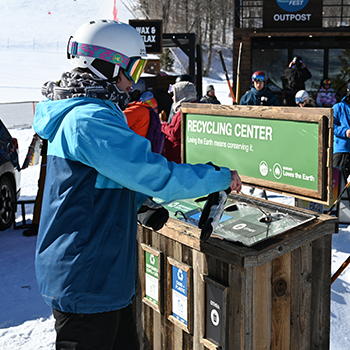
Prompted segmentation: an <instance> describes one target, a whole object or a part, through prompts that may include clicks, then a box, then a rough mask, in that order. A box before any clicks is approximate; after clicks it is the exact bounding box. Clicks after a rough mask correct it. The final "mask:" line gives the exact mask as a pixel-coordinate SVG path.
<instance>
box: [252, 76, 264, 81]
mask: <svg viewBox="0 0 350 350" xmlns="http://www.w3.org/2000/svg"><path fill="white" fill-rule="evenodd" d="M252 81H265V76H264V75H255V76H253V78H252Z"/></svg>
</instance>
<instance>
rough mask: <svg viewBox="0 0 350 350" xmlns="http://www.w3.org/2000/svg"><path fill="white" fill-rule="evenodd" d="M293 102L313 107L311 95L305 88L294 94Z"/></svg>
mask: <svg viewBox="0 0 350 350" xmlns="http://www.w3.org/2000/svg"><path fill="white" fill-rule="evenodd" d="M295 104H297V105H298V106H299V107H315V104H314V103H313V101H312V99H311V97H310V96H309V94H308V93H307V91H305V90H300V91H298V92H297V93H296V94H295Z"/></svg>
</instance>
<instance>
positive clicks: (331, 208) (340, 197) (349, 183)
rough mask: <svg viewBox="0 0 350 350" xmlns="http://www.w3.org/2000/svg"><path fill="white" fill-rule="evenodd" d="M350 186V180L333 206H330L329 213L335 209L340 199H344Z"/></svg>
mask: <svg viewBox="0 0 350 350" xmlns="http://www.w3.org/2000/svg"><path fill="white" fill-rule="evenodd" d="M349 186H350V181H349V182H348V183H347V184H346V185H345V187H344V188H343V190H342V191H341V193H340V194H339V196H338V198H337V199H336V200H335V201H334V203H333V204H332V206H331V207H330V208H329V210H328V212H327V215H329V214H330V213H331V211H332V210H333V208H334V207H335V206H336V205H337V204H338V203H339V201H340V200H341V199H342V197H343V195H344V193H345V191H346V190H347V189H348V188H349Z"/></svg>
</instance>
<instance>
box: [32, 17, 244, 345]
mask: <svg viewBox="0 0 350 350" xmlns="http://www.w3.org/2000/svg"><path fill="white" fill-rule="evenodd" d="M67 54H68V58H69V59H70V60H71V62H72V63H73V64H74V65H76V68H74V69H73V70H72V71H70V72H66V73H63V74H62V76H61V79H60V80H59V81H57V82H53V81H50V82H47V83H45V84H44V86H43V88H42V92H43V95H44V96H46V97H47V98H48V99H47V100H45V101H42V102H40V103H39V104H38V106H37V109H36V113H35V117H34V122H33V127H34V130H35V131H36V132H37V133H38V135H39V136H40V137H42V138H43V139H45V140H48V149H47V175H46V184H45V189H44V195H43V205H42V214H41V220H40V225H39V233H38V237H37V247H36V260H35V266H36V275H37V281H38V284H39V287H40V291H41V294H42V296H43V298H44V299H45V301H46V303H47V304H48V305H49V306H50V307H52V309H53V315H54V317H55V320H56V322H55V329H56V349H84V350H88V349H99V350H107V349H109V350H111V349H128V350H130V349H138V348H139V342H138V336H137V332H136V325H135V321H134V316H133V309H132V304H131V303H132V301H133V298H134V295H135V283H136V242H137V241H136V231H137V216H138V209H139V208H140V207H141V206H142V205H143V203H144V202H145V201H147V200H148V199H149V197H151V196H155V197H159V198H163V199H164V200H167V201H169V200H174V199H179V198H195V197H198V196H203V195H206V194H209V193H212V192H216V191H220V190H224V189H230V190H234V191H237V192H239V191H240V190H241V187H242V183H241V180H240V178H239V175H238V174H237V172H236V171H234V170H230V169H228V168H224V167H222V168H218V167H213V166H212V165H209V164H196V165H191V164H175V163H173V162H168V161H167V160H166V159H165V158H164V157H163V156H162V155H160V154H157V153H153V152H152V151H151V143H150V142H149V140H147V139H146V138H144V137H142V136H139V135H137V134H136V133H135V132H133V131H132V130H131V129H130V128H129V127H128V124H127V120H126V117H125V115H124V113H123V112H122V111H121V109H120V108H119V107H118V105H117V104H116V103H115V101H117V95H118V93H120V92H126V93H127V92H129V91H130V89H131V87H132V85H133V83H136V82H137V81H138V79H139V76H140V74H141V72H142V70H143V68H144V65H145V63H146V60H147V55H146V50H145V45H144V43H143V40H142V37H141V36H140V34H139V33H138V32H137V30H136V29H134V28H133V27H131V26H129V25H128V24H125V23H121V22H117V21H112V20H92V21H90V22H88V23H85V24H84V25H82V26H81V27H80V28H79V29H78V30H77V32H76V33H75V35H74V36H73V37H71V38H70V40H69V43H68V52H67ZM150 208H151V207H150ZM151 209H152V208H151ZM163 209H164V208H163ZM164 210H165V209H164ZM152 227H153V226H152Z"/></svg>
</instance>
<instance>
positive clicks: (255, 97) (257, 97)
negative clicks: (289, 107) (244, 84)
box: [239, 86, 280, 106]
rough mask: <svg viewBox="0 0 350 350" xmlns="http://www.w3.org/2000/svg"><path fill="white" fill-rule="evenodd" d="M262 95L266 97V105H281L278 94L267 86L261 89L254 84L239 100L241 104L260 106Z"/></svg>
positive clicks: (264, 102)
mask: <svg viewBox="0 0 350 350" xmlns="http://www.w3.org/2000/svg"><path fill="white" fill-rule="evenodd" d="M261 97H265V98H266V100H265V101H263V105H265V106H279V105H280V104H279V102H278V100H277V98H276V96H275V95H274V94H273V93H272V92H271V91H269V90H267V87H266V86H264V88H263V89H262V90H260V91H258V90H257V89H255V87H254V86H252V87H251V88H250V91H248V92H246V93H245V94H244V95H243V96H242V98H241V99H240V101H239V104H240V105H252V106H260V105H261V102H262V101H261Z"/></svg>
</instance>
